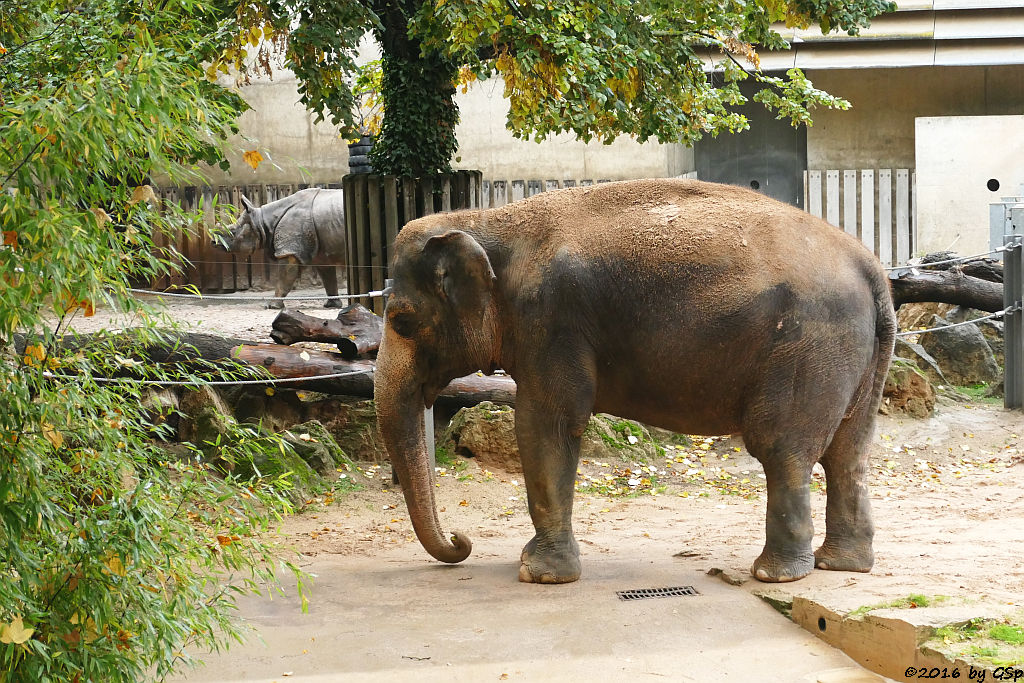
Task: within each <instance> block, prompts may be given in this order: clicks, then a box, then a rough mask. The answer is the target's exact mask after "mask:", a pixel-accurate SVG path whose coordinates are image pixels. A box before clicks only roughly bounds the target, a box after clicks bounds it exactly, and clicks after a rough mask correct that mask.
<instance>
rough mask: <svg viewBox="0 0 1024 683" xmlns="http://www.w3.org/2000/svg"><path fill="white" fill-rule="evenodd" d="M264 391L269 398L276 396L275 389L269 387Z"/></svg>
mask: <svg viewBox="0 0 1024 683" xmlns="http://www.w3.org/2000/svg"><path fill="white" fill-rule="evenodd" d="M263 391H264V393H266V395H267V396H273V395H274V387H267V388H266V389H264V390H263Z"/></svg>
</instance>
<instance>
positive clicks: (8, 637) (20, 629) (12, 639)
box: [0, 617, 36, 645]
mask: <svg viewBox="0 0 1024 683" xmlns="http://www.w3.org/2000/svg"><path fill="white" fill-rule="evenodd" d="M35 632H36V630H35V629H34V628H25V624H24V622H23V621H22V619H21V617H15V618H14V621H12V622H11V623H9V624H4V625H3V626H0V643H6V644H7V645H21V644H22V643H25V642H27V641H28V639H29V638H31V637H32V634H33V633H35Z"/></svg>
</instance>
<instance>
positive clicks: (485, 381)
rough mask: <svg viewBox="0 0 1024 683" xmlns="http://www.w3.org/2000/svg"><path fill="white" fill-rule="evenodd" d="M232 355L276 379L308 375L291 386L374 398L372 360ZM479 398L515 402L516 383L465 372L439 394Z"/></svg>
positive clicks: (247, 348) (248, 349) (458, 403)
mask: <svg viewBox="0 0 1024 683" xmlns="http://www.w3.org/2000/svg"><path fill="white" fill-rule="evenodd" d="M231 357H232V358H234V359H235V360H239V361H242V362H243V363H247V364H249V365H258V366H261V367H263V368H264V369H266V371H267V372H269V373H270V374H271V375H273V376H274V377H276V378H279V379H298V378H308V379H307V380H305V381H302V382H289V383H288V384H286V385H282V386H286V387H288V388H291V389H308V390H310V391H320V392H323V393H325V394H344V395H347V396H362V397H365V398H373V372H374V368H375V366H376V364H375V363H374V361H369V360H361V361H359V360H357V361H350V360H346V359H345V358H343V357H342V356H341V355H340V354H337V353H333V352H330V351H313V350H309V349H299V348H292V347H289V346H277V345H274V344H255V345H248V344H247V345H244V346H239V347H237V348H236V349H233V350H232V352H231ZM347 372H353V373H356V374H353V375H348V376H346V377H332V378H329V379H318V377H317V375H320V376H323V375H333V374H341V373H347ZM481 401H491V402H492V403H500V404H503V405H515V401H516V383H515V381H514V380H513V379H512V378H511V377H507V376H505V375H493V376H490V377H488V376H484V375H467V376H466V377H460V378H458V379H456V380H454V381H452V382H451V383H450V384H449V385H448V386H447V387H445V389H444V390H442V391H441V395H440V396H438V398H437V402H438V403H440V404H443V405H446V406H454V407H460V408H461V407H465V406H474V405H476V404H477V403H480V402H481Z"/></svg>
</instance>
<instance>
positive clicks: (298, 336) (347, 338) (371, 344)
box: [270, 304, 384, 360]
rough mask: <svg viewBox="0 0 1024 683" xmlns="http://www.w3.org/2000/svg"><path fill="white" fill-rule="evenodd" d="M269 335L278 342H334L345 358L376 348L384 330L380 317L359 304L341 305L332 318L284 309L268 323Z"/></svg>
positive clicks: (353, 357)
mask: <svg viewBox="0 0 1024 683" xmlns="http://www.w3.org/2000/svg"><path fill="white" fill-rule="evenodd" d="M271 327H273V328H274V329H273V331H272V332H271V333H270V337H271V338H272V339H273V340H274V341H276V342H277V343H278V344H286V345H287V344H294V343H295V342H300V341H312V342H323V343H327V344H334V345H336V346H337V347H338V350H339V351H341V355H342V357H344V358H345V360H354V359H355V358H356V357H358V356H359V355H361V354H366V353H370V352H371V351H376V350H377V348H378V347H379V346H380V338H381V335H382V334H383V333H384V321H383V320H382V319H381V318H380V317H378V316H376V315H374V313H373V311H370V310H368V309H367V308H365V307H364V306H361V305H360V304H352V305H351V306H348V307H346V308H343V309H342V310H341V312H340V313H338V317H337V319H335V320H331V319H325V318H317V317H315V316H312V315H306V314H305V313H302V312H300V311H289V310H284V311H281V312H280V313H278V314H277V317H276V318H274V322H273V323H271Z"/></svg>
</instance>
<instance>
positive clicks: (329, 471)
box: [281, 420, 348, 477]
mask: <svg viewBox="0 0 1024 683" xmlns="http://www.w3.org/2000/svg"><path fill="white" fill-rule="evenodd" d="M281 437H282V438H283V439H284V440H285V441H286V442H288V443H289V444H291V447H292V448H293V449H295V453H296V454H298V456H299V457H300V458H302V459H303V460H305V461H306V464H307V465H309V466H310V467H312V468H313V470H314V471H315V472H316V473H317V474H320V475H321V476H331V477H333V476H335V472H336V470H337V469H338V462H339V461H345V460H347V459H348V458H347V456H346V455H345V452H344V451H343V450H341V448H340V447H339V446H338V442H337V441H335V440H334V437H333V436H331V433H330V432H328V431H327V429H325V428H324V426H323V425H322V424H320V421H319V420H310V421H309V422H303V423H302V424H297V425H295V426H294V427H292V428H291V429H287V430H285V431H284V432H282V433H281Z"/></svg>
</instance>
